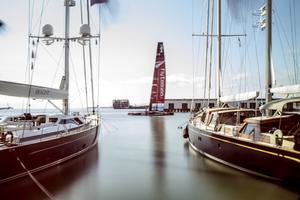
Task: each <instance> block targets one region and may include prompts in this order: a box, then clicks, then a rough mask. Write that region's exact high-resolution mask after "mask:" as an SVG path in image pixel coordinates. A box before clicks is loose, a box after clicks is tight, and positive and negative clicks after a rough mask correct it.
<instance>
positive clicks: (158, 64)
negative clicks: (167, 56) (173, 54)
mask: <svg viewBox="0 0 300 200" xmlns="http://www.w3.org/2000/svg"><path fill="white" fill-rule="evenodd" d="M163 64H165V61H162V62H160V63H159V62H157V63H156V65H155V68H159V67H160V66H162V65H163Z"/></svg>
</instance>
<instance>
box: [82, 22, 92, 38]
mask: <svg viewBox="0 0 300 200" xmlns="http://www.w3.org/2000/svg"><path fill="white" fill-rule="evenodd" d="M90 33H91V29H90V27H89V25H87V24H82V25H81V27H80V34H81V35H82V36H83V37H86V36H89V35H90Z"/></svg>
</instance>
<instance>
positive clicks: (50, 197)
mask: <svg viewBox="0 0 300 200" xmlns="http://www.w3.org/2000/svg"><path fill="white" fill-rule="evenodd" d="M17 160H18V161H19V163H20V165H21V166H22V167H23V169H24V170H25V171H26V172H27V174H28V175H29V177H30V178H31V180H32V181H33V182H34V183H35V184H36V185H37V186H38V187H39V188H40V189H41V190H42V191H43V192H44V194H45V195H47V197H48V198H49V199H51V200H54V196H53V195H51V194H50V192H49V191H48V190H47V189H46V188H45V187H44V186H43V185H42V184H41V183H40V182H39V181H38V180H37V179H36V178H35V177H34V176H33V175H32V174H31V172H30V171H29V170H28V169H27V168H26V167H25V165H24V163H23V162H22V161H21V159H20V158H19V156H17Z"/></svg>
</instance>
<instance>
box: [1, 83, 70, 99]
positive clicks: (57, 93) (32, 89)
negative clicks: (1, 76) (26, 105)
mask: <svg viewBox="0 0 300 200" xmlns="http://www.w3.org/2000/svg"><path fill="white" fill-rule="evenodd" d="M0 94H2V95H7V96H15V97H25V98H28V97H30V98H32V99H49V100H55V99H67V98H68V92H67V91H66V90H59V89H54V88H47V87H41V86H35V85H28V84H22V83H14V82H8V81H0Z"/></svg>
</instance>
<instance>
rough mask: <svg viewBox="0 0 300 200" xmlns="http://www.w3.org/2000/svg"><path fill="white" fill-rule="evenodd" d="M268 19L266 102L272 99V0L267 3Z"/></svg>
mask: <svg viewBox="0 0 300 200" xmlns="http://www.w3.org/2000/svg"><path fill="white" fill-rule="evenodd" d="M266 11H267V19H266V23H267V24H266V46H267V48H266V86H265V87H266V94H265V95H266V97H265V98H266V103H268V102H270V101H271V100H272V93H271V92H270V89H271V87H272V78H271V50H272V0H267V5H266Z"/></svg>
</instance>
